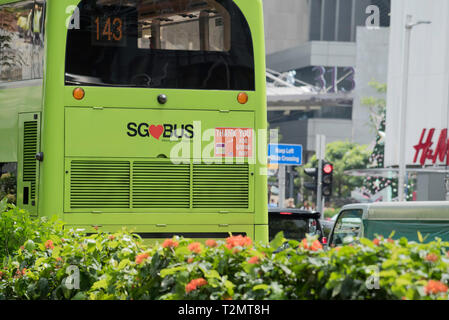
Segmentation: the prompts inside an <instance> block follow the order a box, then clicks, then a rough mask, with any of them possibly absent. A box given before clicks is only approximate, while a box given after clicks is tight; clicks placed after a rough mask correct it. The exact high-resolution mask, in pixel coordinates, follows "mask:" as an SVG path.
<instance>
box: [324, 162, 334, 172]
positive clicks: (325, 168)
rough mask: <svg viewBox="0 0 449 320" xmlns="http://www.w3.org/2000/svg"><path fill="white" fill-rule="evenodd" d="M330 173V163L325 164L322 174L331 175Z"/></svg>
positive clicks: (332, 168) (331, 166) (332, 167)
mask: <svg viewBox="0 0 449 320" xmlns="http://www.w3.org/2000/svg"><path fill="white" fill-rule="evenodd" d="M332 171H334V166H333V165H331V164H330V163H326V164H325V165H324V166H323V172H324V173H325V174H331V173H332Z"/></svg>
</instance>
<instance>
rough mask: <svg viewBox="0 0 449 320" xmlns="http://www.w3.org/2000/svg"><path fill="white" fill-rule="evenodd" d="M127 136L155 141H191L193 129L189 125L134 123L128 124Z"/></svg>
mask: <svg viewBox="0 0 449 320" xmlns="http://www.w3.org/2000/svg"><path fill="white" fill-rule="evenodd" d="M127 128H128V133H127V134H128V136H130V137H136V136H140V137H143V138H150V137H153V138H155V139H156V140H159V139H160V138H161V137H163V138H172V137H175V138H187V139H193V137H194V128H193V125H191V124H183V125H177V124H163V125H153V124H148V123H141V124H137V123H135V122H130V123H128V125H127Z"/></svg>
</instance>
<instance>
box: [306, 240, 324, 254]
mask: <svg viewBox="0 0 449 320" xmlns="http://www.w3.org/2000/svg"><path fill="white" fill-rule="evenodd" d="M302 245H303V247H304V249H310V250H312V251H318V250H321V249H323V246H322V245H321V242H319V241H318V240H315V241H313V243H312V245H311V246H310V247H309V242H308V241H307V239H302Z"/></svg>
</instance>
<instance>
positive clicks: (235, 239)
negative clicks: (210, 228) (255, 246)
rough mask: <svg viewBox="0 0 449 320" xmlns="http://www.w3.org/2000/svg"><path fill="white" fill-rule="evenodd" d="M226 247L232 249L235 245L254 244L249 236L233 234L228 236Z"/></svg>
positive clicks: (246, 245)
mask: <svg viewBox="0 0 449 320" xmlns="http://www.w3.org/2000/svg"><path fill="white" fill-rule="evenodd" d="M226 243H227V244H226V247H227V248H228V249H232V248H234V247H250V246H251V245H252V241H251V239H250V238H248V237H246V236H245V237H243V236H242V235H238V236H232V237H229V238H226Z"/></svg>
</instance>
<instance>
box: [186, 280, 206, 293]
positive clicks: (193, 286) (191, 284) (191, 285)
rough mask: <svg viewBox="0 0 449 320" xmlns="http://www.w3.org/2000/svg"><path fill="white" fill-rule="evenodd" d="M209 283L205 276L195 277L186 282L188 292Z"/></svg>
mask: <svg viewBox="0 0 449 320" xmlns="http://www.w3.org/2000/svg"><path fill="white" fill-rule="evenodd" d="M206 284H207V281H206V280H205V279H203V278H198V279H193V280H192V281H190V282H189V283H188V284H186V288H185V289H186V293H189V292H191V291H193V290H196V289H198V287H202V286H205V285H206Z"/></svg>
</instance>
